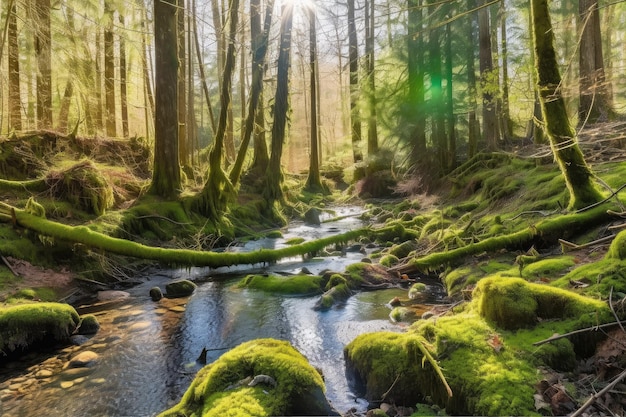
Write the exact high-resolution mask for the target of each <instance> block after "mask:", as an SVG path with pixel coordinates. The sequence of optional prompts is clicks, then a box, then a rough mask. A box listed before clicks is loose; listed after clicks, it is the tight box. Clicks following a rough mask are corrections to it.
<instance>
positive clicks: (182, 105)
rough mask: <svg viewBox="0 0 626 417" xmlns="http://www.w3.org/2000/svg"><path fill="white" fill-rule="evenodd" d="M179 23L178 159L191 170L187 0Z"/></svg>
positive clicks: (180, 6) (181, 3) (179, 13)
mask: <svg viewBox="0 0 626 417" xmlns="http://www.w3.org/2000/svg"><path fill="white" fill-rule="evenodd" d="M176 21H177V25H178V99H177V100H178V160H179V162H180V165H181V167H183V169H185V170H186V171H189V170H188V168H189V149H188V140H187V52H186V49H187V46H186V42H185V36H186V31H185V0H178V5H177V8H176Z"/></svg>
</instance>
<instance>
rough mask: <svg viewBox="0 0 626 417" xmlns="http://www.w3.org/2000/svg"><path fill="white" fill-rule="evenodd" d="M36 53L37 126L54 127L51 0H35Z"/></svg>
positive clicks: (42, 127)
mask: <svg viewBox="0 0 626 417" xmlns="http://www.w3.org/2000/svg"><path fill="white" fill-rule="evenodd" d="M35 22H36V24H35V53H36V55H37V126H38V127H39V128H40V129H48V128H51V127H52V42H51V36H50V0H37V1H36V2H35Z"/></svg>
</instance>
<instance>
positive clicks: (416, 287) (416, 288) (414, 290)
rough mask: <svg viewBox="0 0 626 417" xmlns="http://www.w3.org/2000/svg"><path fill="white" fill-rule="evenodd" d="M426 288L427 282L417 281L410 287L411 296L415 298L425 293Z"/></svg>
mask: <svg viewBox="0 0 626 417" xmlns="http://www.w3.org/2000/svg"><path fill="white" fill-rule="evenodd" d="M425 290H426V284H424V283H422V282H416V283H415V284H413V285H411V288H409V298H410V299H415V298H417V297H419V295H420V294H421V293H423V292H424V291H425Z"/></svg>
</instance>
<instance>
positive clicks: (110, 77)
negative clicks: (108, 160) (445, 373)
mask: <svg viewBox="0 0 626 417" xmlns="http://www.w3.org/2000/svg"><path fill="white" fill-rule="evenodd" d="M111 2H112V0H105V1H104V108H105V115H106V134H107V136H109V137H114V136H117V119H116V117H115V42H114V38H113V13H114V9H113V5H112V4H111Z"/></svg>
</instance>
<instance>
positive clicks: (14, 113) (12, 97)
mask: <svg viewBox="0 0 626 417" xmlns="http://www.w3.org/2000/svg"><path fill="white" fill-rule="evenodd" d="M7 10H8V13H7V19H8V22H7V24H8V30H7V43H8V45H7V46H8V56H9V64H8V70H9V74H8V76H9V127H10V128H11V129H14V130H22V97H21V94H20V52H19V48H18V42H17V4H16V2H15V1H14V0H11V2H10V3H9V8H8V9H7Z"/></svg>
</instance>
